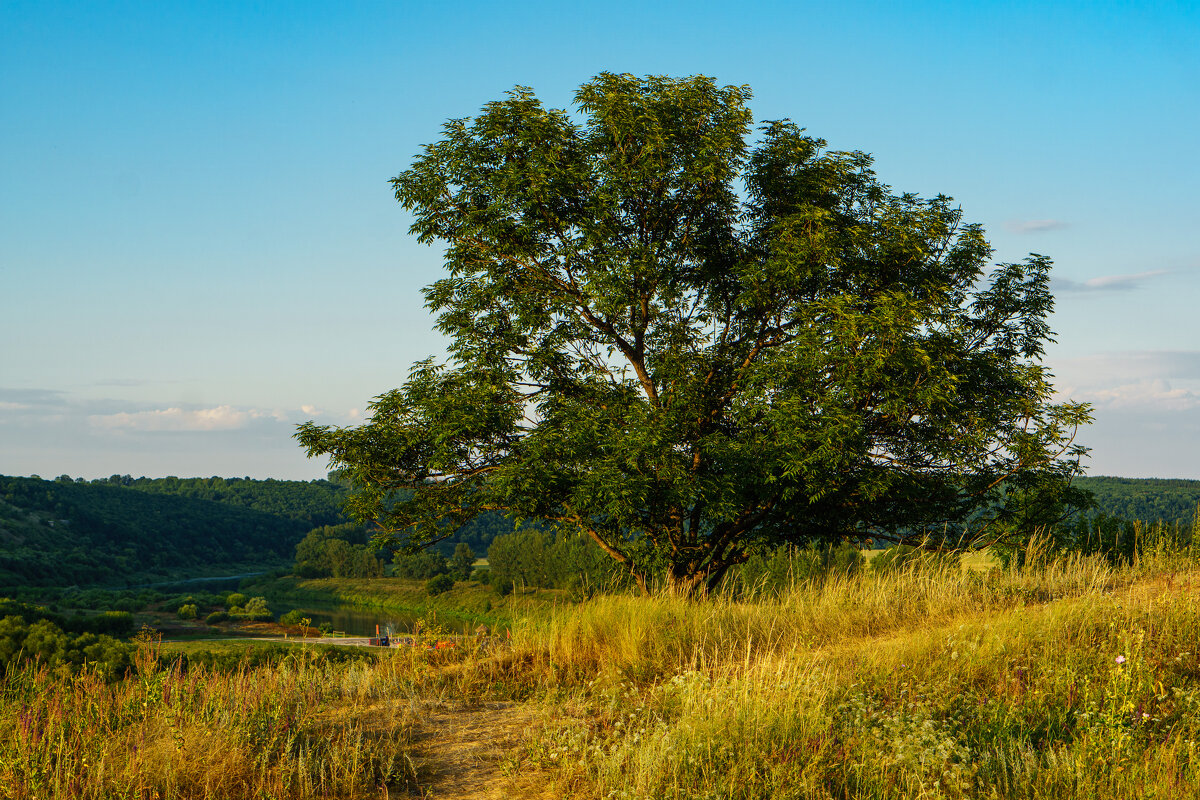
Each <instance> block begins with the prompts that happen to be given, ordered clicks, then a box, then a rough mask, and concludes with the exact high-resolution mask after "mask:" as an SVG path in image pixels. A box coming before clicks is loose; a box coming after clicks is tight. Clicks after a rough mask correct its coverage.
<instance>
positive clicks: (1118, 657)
mask: <svg viewBox="0 0 1200 800" xmlns="http://www.w3.org/2000/svg"><path fill="white" fill-rule="evenodd" d="M1117 663H1118V664H1124V663H1125V656H1117Z"/></svg>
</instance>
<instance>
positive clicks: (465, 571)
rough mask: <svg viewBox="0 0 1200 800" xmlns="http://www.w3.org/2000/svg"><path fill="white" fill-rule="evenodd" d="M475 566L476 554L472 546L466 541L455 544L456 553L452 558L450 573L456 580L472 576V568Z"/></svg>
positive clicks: (463, 579)
mask: <svg viewBox="0 0 1200 800" xmlns="http://www.w3.org/2000/svg"><path fill="white" fill-rule="evenodd" d="M474 568H475V554H474V553H473V552H471V546H470V545H469V544H467V543H466V542H459V543H458V544H456V545H455V546H454V555H453V556H452V557H451V558H450V574H451V575H453V576H454V579H455V580H458V581H465V580H467V579H468V578H470V577H471V570H473V569H474Z"/></svg>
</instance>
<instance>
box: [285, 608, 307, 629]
mask: <svg viewBox="0 0 1200 800" xmlns="http://www.w3.org/2000/svg"><path fill="white" fill-rule="evenodd" d="M305 619H309V616H308V613H307V612H305V611H301V610H300V609H298V608H293V609H292V610H291V611H289V612H287V613H286V614H284V615H283V616H281V617H280V618H279V622H280V624H281V625H299V624H300V623H301V621H302V620H305ZM309 621H310V622H311V619H309Z"/></svg>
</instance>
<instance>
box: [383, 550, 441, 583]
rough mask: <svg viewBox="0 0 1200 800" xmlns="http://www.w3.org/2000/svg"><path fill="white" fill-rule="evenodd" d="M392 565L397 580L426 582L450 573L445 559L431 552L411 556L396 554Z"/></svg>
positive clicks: (408, 554)
mask: <svg viewBox="0 0 1200 800" xmlns="http://www.w3.org/2000/svg"><path fill="white" fill-rule="evenodd" d="M392 563H393V564H394V565H395V567H394V572H395V574H396V576H397V577H399V578H412V579H415V580H426V579H427V578H433V577H436V576H438V575H445V574H447V573H448V572H450V565H449V564H448V563H446V559H445V558H443V557H442V556H441V555H440V554H438V553H436V552H434V551H432V550H424V551H422V552H420V553H411V554H410V553H397V554H396V555H395V557H394V558H393V559H392Z"/></svg>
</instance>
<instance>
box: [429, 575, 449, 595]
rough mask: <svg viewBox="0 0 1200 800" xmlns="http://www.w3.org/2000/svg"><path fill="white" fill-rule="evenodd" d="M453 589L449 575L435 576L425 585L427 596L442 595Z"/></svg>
mask: <svg viewBox="0 0 1200 800" xmlns="http://www.w3.org/2000/svg"><path fill="white" fill-rule="evenodd" d="M453 588H454V578H451V577H450V576H449V575H435V576H433V577H432V578H430V579H429V580H428V581H427V582H426V583H425V591H426V593H428V594H429V595H431V596H432V595H436V594H442V593H444V592H448V591H450V590H451V589H453Z"/></svg>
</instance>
